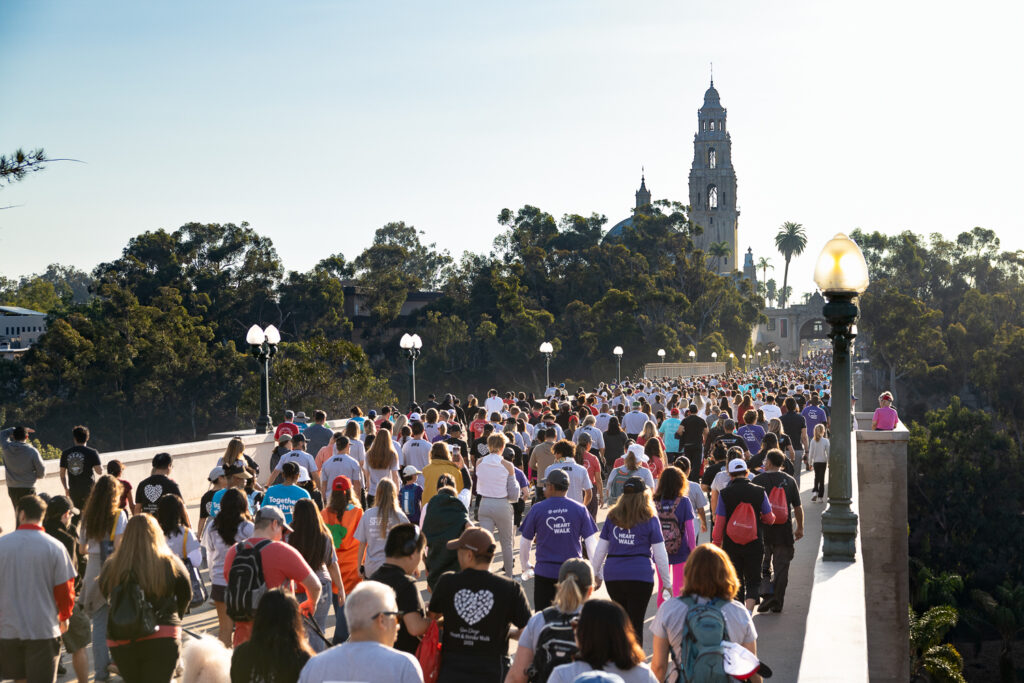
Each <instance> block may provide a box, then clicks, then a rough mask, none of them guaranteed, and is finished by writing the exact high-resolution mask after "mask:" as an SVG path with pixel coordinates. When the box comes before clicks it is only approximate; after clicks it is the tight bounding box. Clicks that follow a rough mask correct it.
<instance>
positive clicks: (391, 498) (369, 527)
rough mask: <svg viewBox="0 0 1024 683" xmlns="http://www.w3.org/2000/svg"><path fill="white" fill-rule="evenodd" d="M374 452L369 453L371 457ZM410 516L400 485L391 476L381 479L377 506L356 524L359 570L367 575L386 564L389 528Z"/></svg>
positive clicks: (376, 499) (374, 505) (403, 521)
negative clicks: (401, 501)
mask: <svg viewBox="0 0 1024 683" xmlns="http://www.w3.org/2000/svg"><path fill="white" fill-rule="evenodd" d="M371 451H372V449H371ZM369 457H370V455H369V454H368V455H367V458H369ZM408 522H409V518H408V517H406V516H405V513H404V512H402V509H401V507H399V505H398V489H397V488H396V487H395V484H394V482H393V481H391V480H390V479H381V480H380V483H379V484H377V492H376V494H375V495H374V497H373V507H372V508H370V509H369V510H367V511H366V513H365V514H364V515H363V519H362V521H361V522H360V523H359V526H358V527H357V528H356V533H355V537H356V540H357V541H359V550H358V551H357V557H358V558H359V574H360V576H362V577H363V578H364V579H365V578H367V577H369V576H373V573H374V572H375V571H377V570H378V569H380V566H381V565H382V564H384V546H385V544H386V543H387V540H388V532H389V531H391V529H392V528H393V527H395V526H397V525H399V524H407V523H408Z"/></svg>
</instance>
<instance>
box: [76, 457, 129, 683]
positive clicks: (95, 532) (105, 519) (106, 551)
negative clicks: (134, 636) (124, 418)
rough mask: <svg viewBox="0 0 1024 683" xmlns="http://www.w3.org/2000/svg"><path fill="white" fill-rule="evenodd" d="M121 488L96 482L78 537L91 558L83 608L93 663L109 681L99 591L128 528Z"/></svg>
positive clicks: (106, 479)
mask: <svg viewBox="0 0 1024 683" xmlns="http://www.w3.org/2000/svg"><path fill="white" fill-rule="evenodd" d="M120 499H121V485H120V484H119V483H118V481H117V479H115V478H114V477H112V476H110V475H109V474H105V475H103V476H102V477H100V478H99V479H97V480H96V484H95V486H93V488H92V493H90V494H89V498H88V500H86V502H85V509H84V510H82V523H81V528H80V530H79V533H78V549H79V552H80V553H82V554H84V555H86V556H88V564H86V567H85V580H84V581H83V583H82V593H83V595H82V604H83V607H84V608H85V613H86V614H88V615H89V619H90V620H91V622H92V661H93V671H94V673H95V679H96V680H97V681H105V680H108V679H109V678H110V670H109V669H110V651H109V650H108V649H107V613H108V612H109V605H108V604H107V600H106V598H105V597H104V595H103V593H102V592H101V590H100V584H99V581H98V579H99V575H100V569H102V567H103V565H104V564H105V563H106V562H107V560H108V559H109V558H110V557H111V556H112V555H113V554H114V552H115V551H116V550H117V548H118V547H120V545H121V538H122V534H124V530H125V527H126V526H127V525H128V513H127V511H125V510H122V509H121V508H120V506H119V504H118V503H119V501H120Z"/></svg>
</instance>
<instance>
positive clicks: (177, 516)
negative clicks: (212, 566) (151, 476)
mask: <svg viewBox="0 0 1024 683" xmlns="http://www.w3.org/2000/svg"><path fill="white" fill-rule="evenodd" d="M156 522H157V524H159V525H160V530H161V531H162V532H164V540H166V541H167V547H168V548H170V550H171V552H172V553H174V554H175V555H177V556H178V558H179V559H181V561H182V562H184V561H185V560H186V559H188V561H189V562H191V563H192V566H193V567H196V568H199V567H200V566H202V564H203V551H202V548H201V547H200V545H199V539H198V538H196V535H195V534H194V533H192V526H191V525H190V524H189V522H188V515H187V514H186V513H185V503H183V502H181V498H179V497H178V496H177V495H176V494H174V493H165V494H164V495H162V496H160V500H158V501H157V502H156Z"/></svg>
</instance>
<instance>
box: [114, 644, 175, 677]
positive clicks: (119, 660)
mask: <svg viewBox="0 0 1024 683" xmlns="http://www.w3.org/2000/svg"><path fill="white" fill-rule="evenodd" d="M180 650H181V643H179V642H178V639H177V638H151V639H149V640H139V641H136V642H134V643H129V644H127V645H118V646H117V647H112V648H110V655H111V657H112V658H113V659H114V663H115V664H117V670H118V672H119V673H120V676H121V678H123V679H124V680H125V682H126V683H135V682H136V681H138V682H139V683H164V682H165V681H168V682H169V681H170V680H171V678H172V677H173V676H174V668H175V667H176V666H177V665H178V652H179V651H180Z"/></svg>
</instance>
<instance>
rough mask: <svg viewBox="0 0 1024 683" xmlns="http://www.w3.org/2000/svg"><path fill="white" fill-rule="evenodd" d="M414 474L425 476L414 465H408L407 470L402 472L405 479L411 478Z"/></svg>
mask: <svg viewBox="0 0 1024 683" xmlns="http://www.w3.org/2000/svg"><path fill="white" fill-rule="evenodd" d="M414 474H423V473H422V472H420V471H419V470H418V469H416V467H415V466H414V465H406V466H405V469H403V470H402V476H403V477H411V476H412V475H414Z"/></svg>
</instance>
